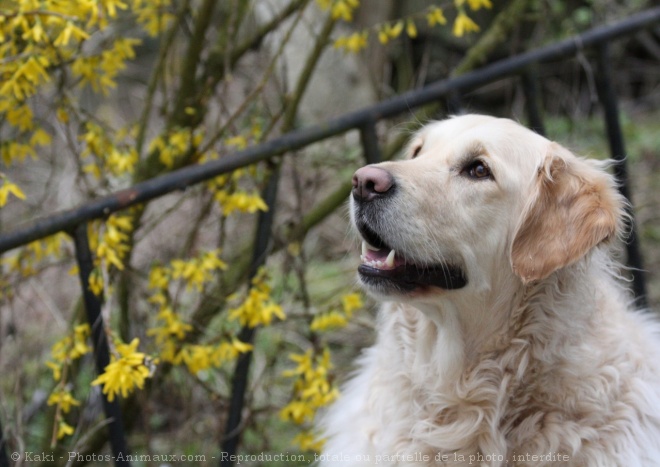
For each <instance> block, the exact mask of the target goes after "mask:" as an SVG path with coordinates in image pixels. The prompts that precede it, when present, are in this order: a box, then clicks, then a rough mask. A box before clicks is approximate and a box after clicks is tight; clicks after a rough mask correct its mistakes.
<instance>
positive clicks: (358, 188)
mask: <svg viewBox="0 0 660 467" xmlns="http://www.w3.org/2000/svg"><path fill="white" fill-rule="evenodd" d="M393 186H394V177H392V174H391V173H389V172H388V171H387V170H385V169H381V168H379V167H374V166H371V165H367V166H366V167H362V168H361V169H358V170H357V172H355V174H354V175H353V198H354V199H355V200H356V201H372V200H374V199H376V198H379V197H382V196H384V195H386V194H387V193H388V192H390V191H391V190H392V187H393Z"/></svg>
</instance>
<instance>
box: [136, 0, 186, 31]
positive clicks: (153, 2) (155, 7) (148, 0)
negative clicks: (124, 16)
mask: <svg viewBox="0 0 660 467" xmlns="http://www.w3.org/2000/svg"><path fill="white" fill-rule="evenodd" d="M171 5H172V0H133V5H132V7H133V13H134V14H135V16H136V19H137V22H138V24H141V25H142V27H143V28H144V30H145V31H147V33H148V34H149V35H150V36H151V37H156V36H157V35H158V34H160V33H161V32H163V31H165V30H166V29H167V28H169V27H170V25H171V24H172V22H173V21H174V20H175V19H176V17H175V15H174V14H173V12H172V11H171Z"/></svg>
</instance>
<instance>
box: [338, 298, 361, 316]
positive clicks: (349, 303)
mask: <svg viewBox="0 0 660 467" xmlns="http://www.w3.org/2000/svg"><path fill="white" fill-rule="evenodd" d="M341 303H342V305H343V307H344V313H346V316H348V317H349V318H350V317H351V315H352V314H353V311H354V310H359V309H360V308H362V307H363V306H364V304H363V303H362V297H361V296H360V294H358V293H351V294H346V295H344V296H343V297H341Z"/></svg>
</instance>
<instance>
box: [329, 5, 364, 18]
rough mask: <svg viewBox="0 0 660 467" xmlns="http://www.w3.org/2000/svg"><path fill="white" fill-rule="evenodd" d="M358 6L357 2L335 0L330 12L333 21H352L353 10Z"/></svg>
mask: <svg viewBox="0 0 660 467" xmlns="http://www.w3.org/2000/svg"><path fill="white" fill-rule="evenodd" d="M359 6H360V1H359V0H336V1H335V3H334V5H332V8H331V10H330V12H331V13H330V14H331V15H332V18H333V19H340V18H341V19H343V20H344V21H348V22H350V21H353V10H355V9H356V8H357V7H359Z"/></svg>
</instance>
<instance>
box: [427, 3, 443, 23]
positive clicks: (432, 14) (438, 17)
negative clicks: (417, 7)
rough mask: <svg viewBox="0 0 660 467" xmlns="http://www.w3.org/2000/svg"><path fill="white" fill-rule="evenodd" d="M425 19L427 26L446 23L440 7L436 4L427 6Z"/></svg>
mask: <svg viewBox="0 0 660 467" xmlns="http://www.w3.org/2000/svg"><path fill="white" fill-rule="evenodd" d="M426 21H427V22H428V24H429V27H433V26H435V25H436V24H447V19H446V18H445V15H444V14H443V12H442V8H439V7H437V6H432V7H431V8H429V11H428V13H426Z"/></svg>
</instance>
